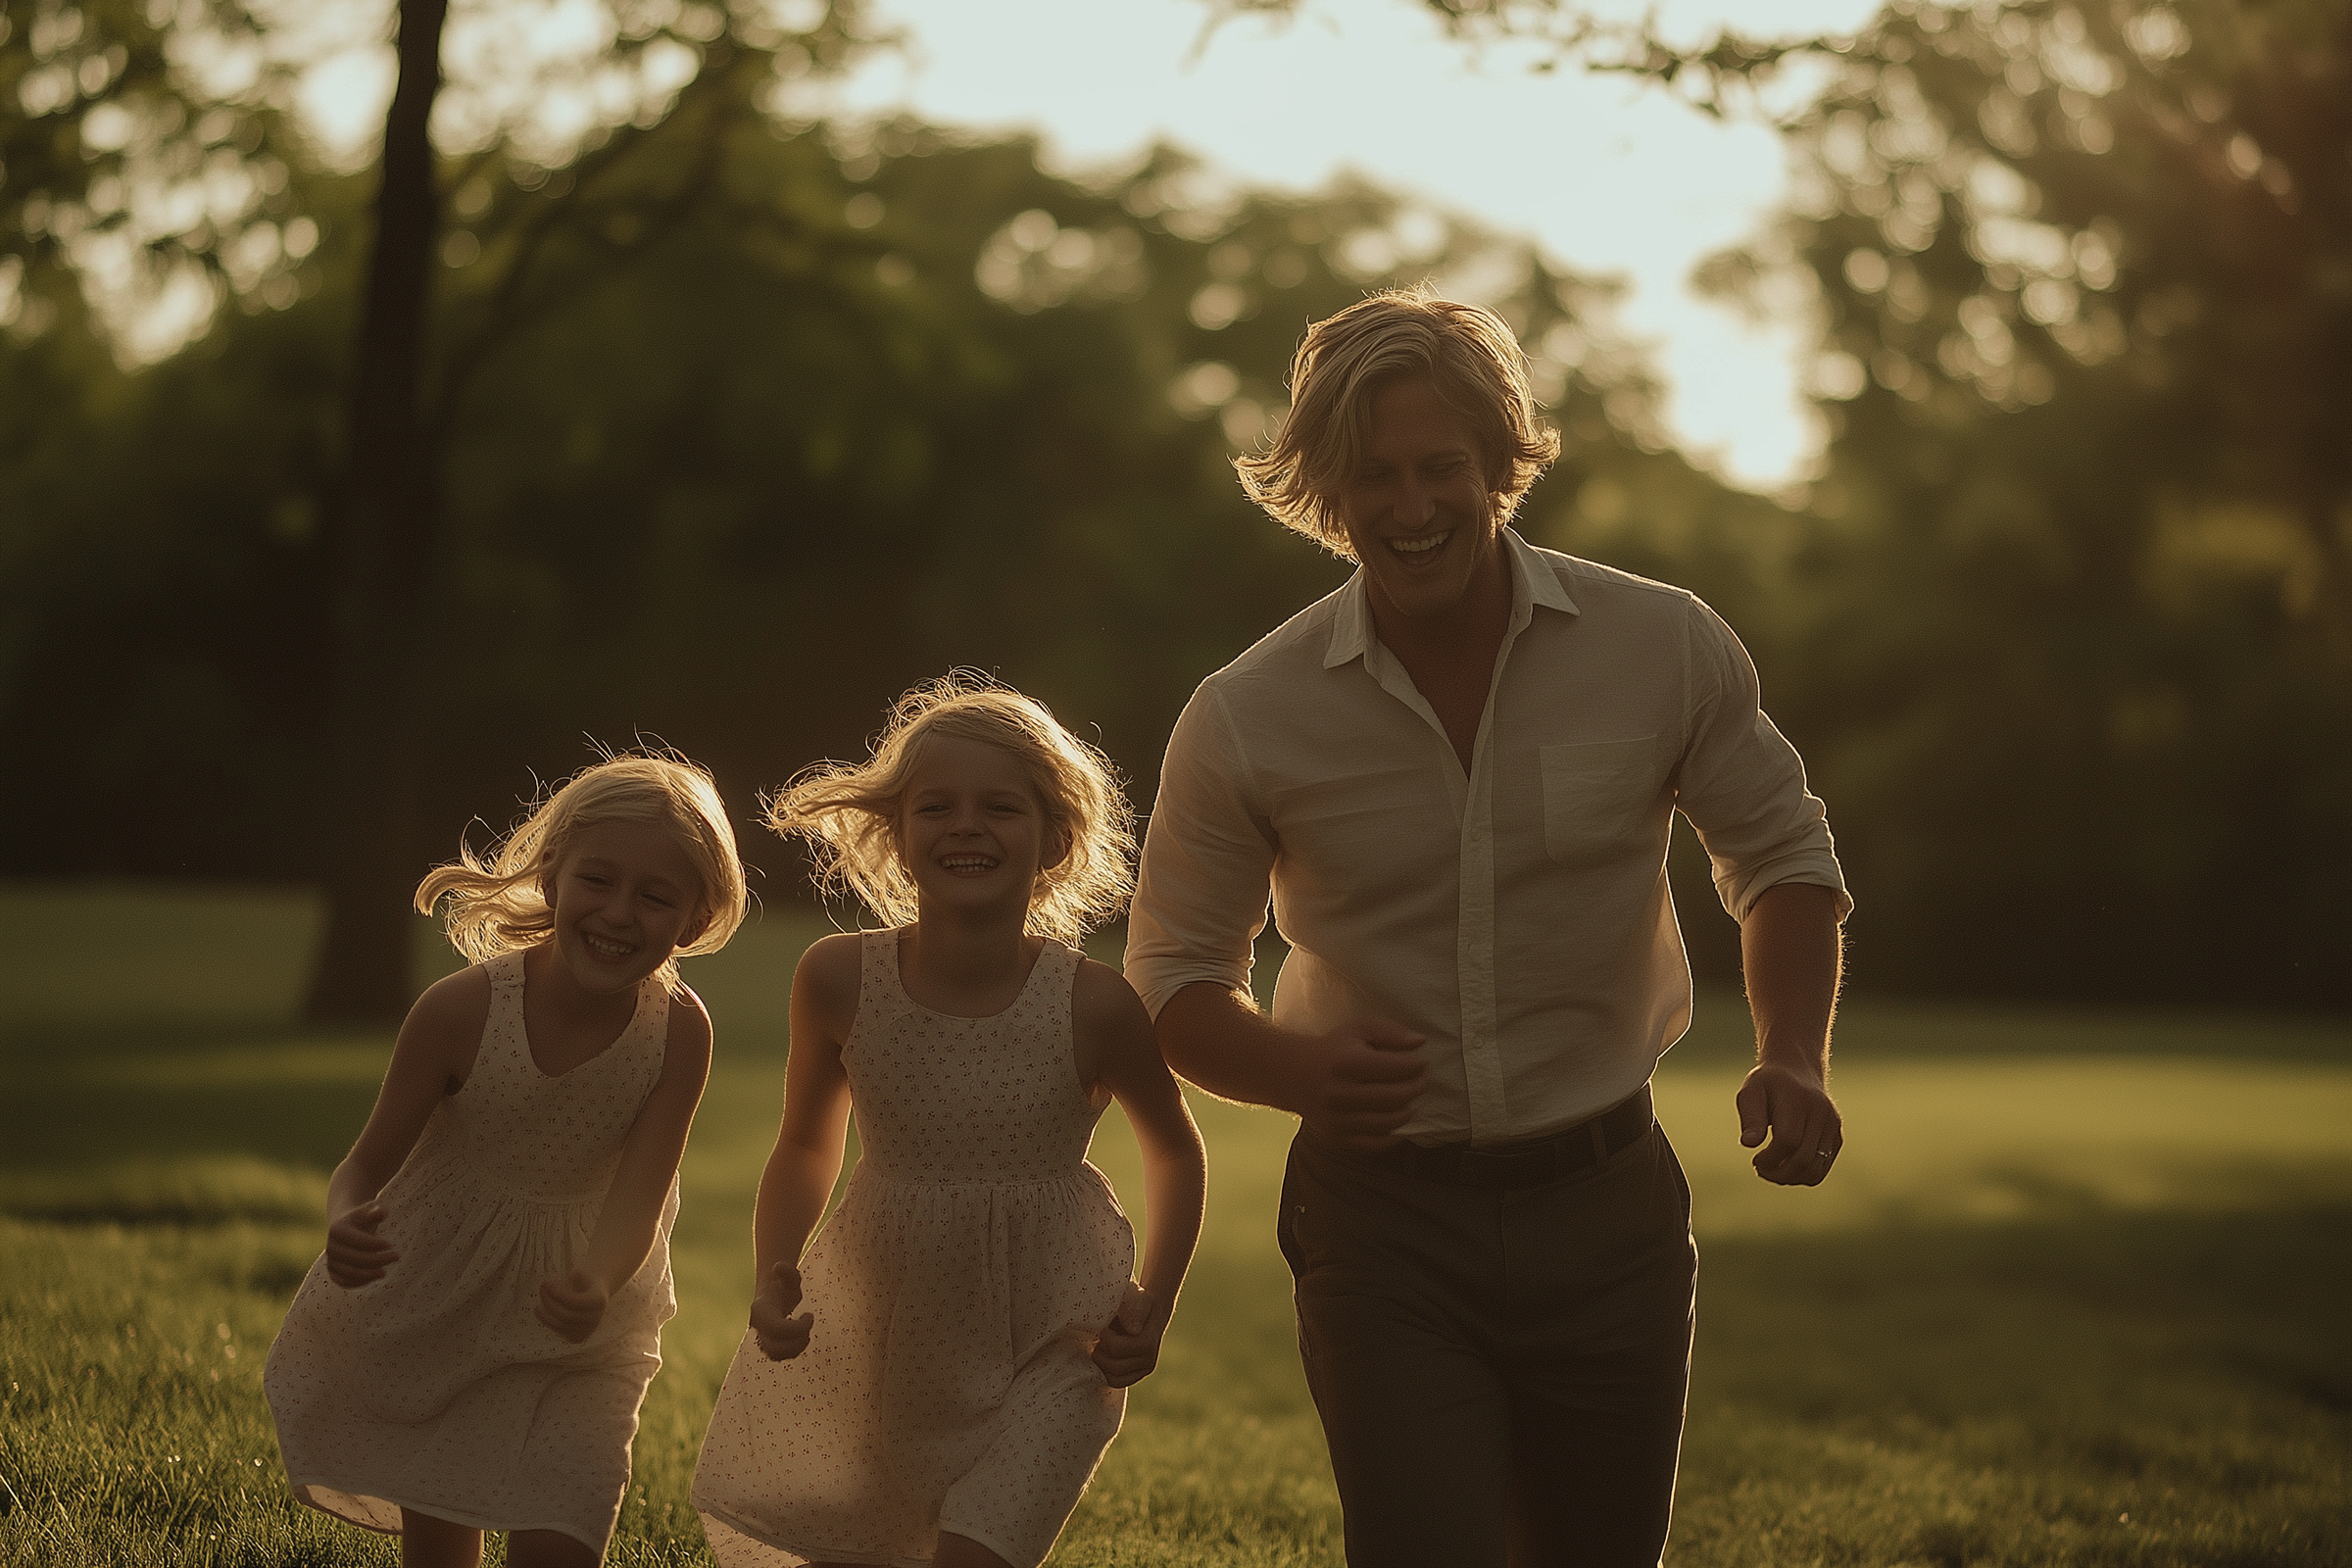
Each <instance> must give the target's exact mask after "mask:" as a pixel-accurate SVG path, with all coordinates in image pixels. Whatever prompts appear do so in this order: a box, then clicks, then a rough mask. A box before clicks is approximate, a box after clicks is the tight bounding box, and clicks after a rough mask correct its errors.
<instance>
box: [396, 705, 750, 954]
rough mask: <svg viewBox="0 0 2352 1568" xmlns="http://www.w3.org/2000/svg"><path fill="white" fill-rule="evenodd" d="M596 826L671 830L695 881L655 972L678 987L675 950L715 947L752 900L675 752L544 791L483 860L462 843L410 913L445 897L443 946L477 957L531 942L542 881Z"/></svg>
mask: <svg viewBox="0 0 2352 1568" xmlns="http://www.w3.org/2000/svg"><path fill="white" fill-rule="evenodd" d="M599 822H650V823H653V824H654V825H656V826H658V827H662V828H666V829H668V830H669V833H670V836H671V837H673V838H675V839H676V840H677V842H678V848H679V849H681V850H683V851H684V852H685V853H686V858H687V859H689V860H691V861H693V862H694V869H695V873H696V875H698V876H700V877H701V878H702V886H701V887H700V888H699V889H697V890H696V904H695V907H694V910H693V912H692V914H691V915H690V916H689V918H688V919H687V922H686V930H685V939H684V940H683V941H681V942H680V943H679V944H678V946H677V952H676V954H673V955H672V956H670V957H668V958H666V959H664V960H663V961H662V967H661V968H660V969H657V970H656V971H655V974H656V975H657V976H658V977H659V978H660V979H661V981H662V984H663V985H666V986H669V987H671V988H672V989H673V990H674V989H675V988H676V986H677V984H678V963H677V957H678V955H684V956H694V955H697V954H703V953H716V952H717V951H718V950H719V949H721V948H723V947H725V946H726V945H727V939H728V938H729V937H731V936H733V935H734V934H735V928H736V927H737V926H740V925H741V924H743V916H744V912H745V910H746V908H747V907H748V906H749V904H750V902H751V895H750V890H749V889H748V888H747V887H746V886H745V885H744V877H743V860H742V858H740V857H739V856H738V855H737V854H736V853H735V829H734V827H733V825H732V824H730V823H729V822H728V821H727V809H726V805H725V803H724V802H722V801H720V800H719V798H718V789H717V786H715V785H713V784H712V783H711V775H710V774H709V773H708V772H707V771H705V770H704V769H703V768H702V767H701V766H700V765H698V764H696V763H694V762H690V761H688V760H686V759H685V758H683V757H681V756H679V755H678V754H677V753H675V752H667V751H654V750H650V749H649V750H641V751H634V752H621V753H618V754H616V755H614V756H611V757H607V758H606V759H604V760H602V761H599V762H595V763H592V764H590V765H589V766H587V767H584V768H582V769H580V771H578V772H577V773H574V774H573V775H572V776H571V777H570V778H568V779H565V780H564V782H563V783H562V784H559V785H557V786H556V788H555V789H553V790H551V791H549V792H548V793H547V794H546V795H544V796H543V797H542V798H541V799H540V801H539V802H538V804H537V805H535V806H534V807H532V809H531V812H530V814H529V815H528V816H527V817H525V818H524V819H523V821H522V823H521V824H520V825H519V826H517V827H516V828H515V830H514V831H513V832H511V833H509V834H508V835H507V836H506V838H505V840H504V841H502V842H501V843H499V844H498V845H497V846H496V847H495V848H494V849H493V850H492V852H491V854H490V855H489V856H488V857H486V858H485V857H481V856H477V855H475V854H474V853H473V851H472V850H471V849H468V848H463V847H461V848H460V849H459V851H458V858H457V859H456V860H455V861H453V862H452V863H450V864H448V865H444V866H439V867H437V868H435V869H434V870H433V871H431V872H429V873H427V875H426V876H425V879H424V880H423V881H422V882H419V883H418V884H417V912H418V913H420V914H430V913H432V912H433V907H434V906H435V905H436V904H439V903H440V902H441V901H442V900H443V899H447V900H448V901H449V907H448V908H447V909H446V910H445V911H444V915H443V918H444V920H445V922H446V924H447V926H448V930H449V940H450V944H451V945H452V946H453V947H455V948H456V949H457V950H458V951H459V952H460V953H463V954H464V955H466V957H468V958H470V959H472V960H473V961H474V962H475V963H487V962H488V961H489V960H490V959H492V958H495V957H497V956H499V955H500V954H502V953H514V952H517V951H519V950H521V949H523V948H532V947H537V946H538V945H539V944H540V943H542V942H545V941H546V940H547V939H548V937H549V936H550V935H551V934H552V933H553V932H554V931H555V928H556V911H555V908H554V907H553V906H551V905H550V904H549V903H548V900H547V891H546V888H547V883H548V881H549V880H550V879H551V878H552V877H553V876H554V874H555V872H556V870H557V868H558V867H559V866H561V865H562V864H563V862H564V856H565V855H566V854H567V853H569V851H570V849H571V845H572V841H573V840H575V839H576V838H578V837H579V835H580V833H581V831H582V830H583V829H586V828H589V827H593V826H595V825H596V824H597V823H599Z"/></svg>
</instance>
